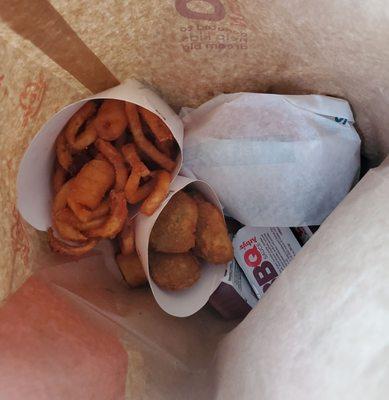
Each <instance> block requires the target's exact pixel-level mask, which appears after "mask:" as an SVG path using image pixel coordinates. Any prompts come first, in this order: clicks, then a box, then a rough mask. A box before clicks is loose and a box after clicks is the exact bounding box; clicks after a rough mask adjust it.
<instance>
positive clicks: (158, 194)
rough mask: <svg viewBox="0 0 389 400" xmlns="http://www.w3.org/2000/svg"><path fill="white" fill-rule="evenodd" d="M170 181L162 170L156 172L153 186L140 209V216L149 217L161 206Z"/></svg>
mask: <svg viewBox="0 0 389 400" xmlns="http://www.w3.org/2000/svg"><path fill="white" fill-rule="evenodd" d="M170 179H171V177H170V174H169V172H167V171H165V170H163V169H162V170H159V171H157V172H156V175H155V186H154V187H153V190H152V192H151V193H150V194H149V196H148V197H147V198H146V200H145V201H144V202H143V203H142V205H141V207H140V212H141V213H142V214H145V215H151V214H153V212H154V211H155V210H156V209H157V208H158V207H159V206H160V205H161V203H162V202H163V200H164V199H165V198H166V196H167V194H168V192H169V185H170Z"/></svg>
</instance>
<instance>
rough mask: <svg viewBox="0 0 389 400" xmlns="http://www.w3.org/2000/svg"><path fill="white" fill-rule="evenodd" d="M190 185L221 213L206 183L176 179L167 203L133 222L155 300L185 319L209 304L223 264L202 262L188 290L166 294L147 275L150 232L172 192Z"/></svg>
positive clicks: (168, 311)
mask: <svg viewBox="0 0 389 400" xmlns="http://www.w3.org/2000/svg"><path fill="white" fill-rule="evenodd" d="M188 185H191V187H192V188H194V189H197V190H198V191H199V192H201V193H202V194H203V195H204V197H205V198H206V199H207V200H208V201H210V202H211V203H213V204H214V205H215V206H216V207H218V208H219V209H220V211H221V210H222V207H221V204H220V202H219V200H218V198H217V196H216V194H215V192H214V191H213V190H212V189H211V188H210V187H209V186H208V185H207V184H206V183H205V182H201V181H198V180H194V179H189V178H185V177H182V176H177V177H176V179H175V180H174V181H173V182H172V184H171V186H170V193H169V196H168V197H167V198H166V200H165V201H164V202H163V203H162V204H161V205H160V207H159V208H158V209H157V210H156V211H155V213H154V214H153V215H152V216H150V217H147V216H145V215H142V214H139V215H138V216H137V217H136V219H135V242H136V249H137V252H138V254H139V257H140V259H141V262H142V265H143V268H144V270H145V273H146V276H147V279H148V281H149V284H150V287H151V290H152V292H153V294H154V297H155V299H156V300H157V302H158V304H159V305H160V306H161V308H162V309H163V310H164V311H166V312H167V313H168V314H170V315H174V316H176V317H188V316H189V315H192V314H194V313H195V312H197V311H198V310H200V308H201V307H203V306H204V305H205V303H206V302H207V301H208V299H209V296H210V295H211V294H212V293H213V292H214V291H215V289H216V288H217V287H218V286H219V284H220V282H221V280H222V279H223V276H224V272H225V269H226V265H211V264H208V263H206V262H204V261H202V262H201V260H200V259H199V261H200V263H201V277H200V279H199V280H198V281H197V282H196V283H195V284H194V285H193V286H191V287H190V288H188V289H183V290H178V291H169V290H163V289H161V288H159V287H158V286H157V285H156V284H155V283H154V282H153V280H152V279H151V277H150V273H149V238H150V233H151V230H152V228H153V226H154V224H155V221H156V220H157V218H158V216H159V214H160V213H161V211H162V210H163V209H164V207H165V206H166V205H167V203H168V202H169V201H170V199H171V198H172V197H173V196H174V194H175V193H177V192H178V191H180V190H182V189H184V188H185V187H186V186H188Z"/></svg>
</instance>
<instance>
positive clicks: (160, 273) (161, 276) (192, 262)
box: [149, 252, 201, 290]
mask: <svg viewBox="0 0 389 400" xmlns="http://www.w3.org/2000/svg"><path fill="white" fill-rule="evenodd" d="M149 264H150V275H151V278H152V279H153V281H154V282H155V284H156V285H158V286H159V287H160V288H161V289H166V290H181V289H185V288H188V287H190V286H192V285H194V284H195V283H196V282H197V281H198V280H199V278H200V274H201V271H200V265H199V262H198V261H197V258H196V257H195V256H193V255H192V254H190V253H180V254H166V253H153V252H151V253H150V255H149Z"/></svg>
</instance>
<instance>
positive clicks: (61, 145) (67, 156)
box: [55, 131, 73, 171]
mask: <svg viewBox="0 0 389 400" xmlns="http://www.w3.org/2000/svg"><path fill="white" fill-rule="evenodd" d="M55 152H56V155H57V160H58V163H59V165H60V166H61V167H62V168H63V169H64V170H65V171H69V168H70V166H71V165H72V163H73V157H72V153H71V151H70V147H69V145H68V143H67V141H66V138H65V135H64V132H63V131H62V132H61V133H60V134H59V135H58V136H57V139H56V140H55Z"/></svg>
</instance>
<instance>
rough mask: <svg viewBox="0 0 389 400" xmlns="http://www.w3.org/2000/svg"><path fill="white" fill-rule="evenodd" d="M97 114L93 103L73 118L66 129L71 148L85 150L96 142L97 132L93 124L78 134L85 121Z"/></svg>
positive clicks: (80, 110)
mask: <svg viewBox="0 0 389 400" xmlns="http://www.w3.org/2000/svg"><path fill="white" fill-rule="evenodd" d="M95 112H96V104H95V103H94V102H93V101H88V102H87V103H85V104H84V105H83V106H82V107H81V108H80V109H79V110H78V111H77V112H76V113H75V114H73V115H72V117H71V118H70V119H69V121H68V123H67V124H66V126H65V128H64V135H65V137H66V140H67V142H68V144H69V146H70V147H71V148H72V149H74V150H77V151H79V150H83V149H85V148H86V147H88V146H89V145H90V144H91V143H93V142H94V141H95V140H96V137H97V132H96V130H95V128H94V127H93V125H92V124H90V123H89V124H88V125H87V127H86V128H85V129H84V131H83V132H81V133H79V134H78V131H79V129H80V128H81V126H82V125H83V124H84V123H85V121H86V120H87V119H88V118H90V117H91V116H93V114H95Z"/></svg>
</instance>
